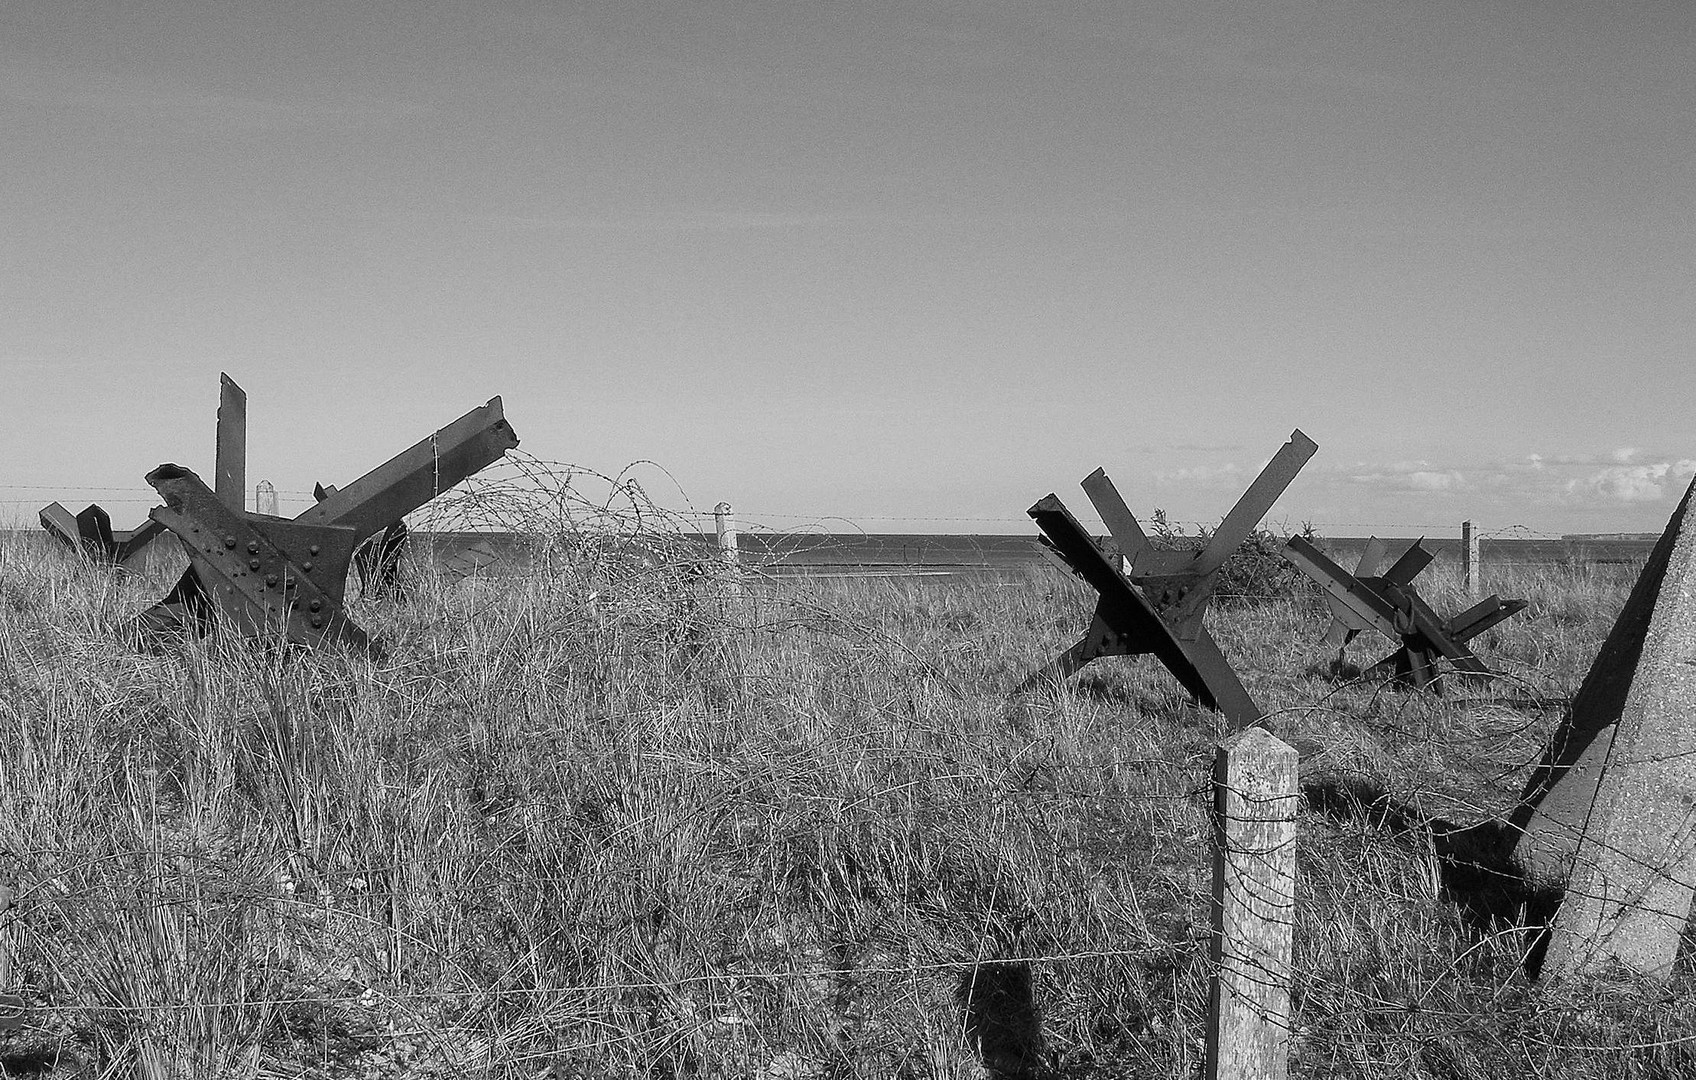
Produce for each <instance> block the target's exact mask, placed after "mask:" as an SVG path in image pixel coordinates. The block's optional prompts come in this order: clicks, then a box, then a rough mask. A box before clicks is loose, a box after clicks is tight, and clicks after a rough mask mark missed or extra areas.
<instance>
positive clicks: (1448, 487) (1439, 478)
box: [1407, 469, 1466, 491]
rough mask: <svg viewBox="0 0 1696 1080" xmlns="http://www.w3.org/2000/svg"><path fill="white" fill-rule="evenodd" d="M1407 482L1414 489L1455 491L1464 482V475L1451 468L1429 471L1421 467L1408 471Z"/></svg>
mask: <svg viewBox="0 0 1696 1080" xmlns="http://www.w3.org/2000/svg"><path fill="white" fill-rule="evenodd" d="M1407 484H1408V486H1409V487H1411V488H1412V489H1413V490H1415V491H1455V490H1457V489H1459V488H1461V487H1463V486H1464V485H1465V484H1466V477H1464V476H1462V475H1461V474H1460V473H1458V472H1455V471H1453V470H1450V471H1448V472H1431V471H1429V470H1425V469H1421V470H1420V471H1418V472H1412V473H1408V475H1407Z"/></svg>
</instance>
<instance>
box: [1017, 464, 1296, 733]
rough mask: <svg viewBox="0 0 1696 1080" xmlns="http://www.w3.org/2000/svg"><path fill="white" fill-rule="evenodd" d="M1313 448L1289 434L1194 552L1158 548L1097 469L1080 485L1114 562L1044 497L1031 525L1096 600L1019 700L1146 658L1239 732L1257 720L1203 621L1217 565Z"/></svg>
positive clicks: (1057, 501) (1024, 686)
mask: <svg viewBox="0 0 1696 1080" xmlns="http://www.w3.org/2000/svg"><path fill="white" fill-rule="evenodd" d="M1318 449H1319V447H1318V445H1317V444H1316V443H1314V441H1313V440H1312V439H1309V438H1308V437H1307V436H1306V435H1304V434H1302V433H1301V432H1300V431H1299V430H1298V431H1295V432H1293V433H1292V434H1291V435H1290V441H1289V442H1287V443H1285V444H1284V445H1283V447H1282V448H1281V449H1280V450H1279V451H1278V453H1277V454H1276V455H1274V456H1273V458H1272V460H1271V461H1270V462H1268V463H1267V465H1266V467H1265V468H1264V469H1262V470H1261V472H1260V475H1259V476H1258V477H1256V478H1255V480H1254V483H1252V484H1250V485H1249V488H1248V490H1247V491H1246V492H1244V493H1243V496H1242V498H1240V499H1238V500H1237V504H1236V505H1235V506H1233V507H1232V508H1231V512H1230V513H1228V514H1226V515H1225V519H1224V521H1222V522H1220V524H1219V528H1218V529H1217V530H1215V531H1214V533H1213V535H1212V536H1211V537H1209V538H1208V542H1207V545H1206V546H1205V547H1203V548H1202V549H1201V550H1200V551H1161V550H1157V549H1156V548H1155V547H1154V546H1153V545H1152V544H1150V543H1149V541H1148V537H1147V535H1146V534H1144V532H1143V530H1142V526H1141V525H1140V524H1138V522H1137V519H1136V516H1135V515H1134V514H1132V513H1131V511H1130V509H1129V507H1127V506H1126V505H1125V500H1124V499H1123V498H1121V497H1120V495H1119V492H1118V489H1117V488H1115V487H1114V486H1113V482H1112V481H1111V480H1109V479H1108V478H1107V474H1106V473H1105V472H1103V471H1102V470H1100V469H1097V470H1095V472H1093V473H1091V474H1090V475H1089V476H1088V477H1086V478H1085V479H1084V481H1083V489H1084V492H1085V494H1087V495H1088V496H1089V500H1090V502H1091V503H1092V504H1093V505H1094V506H1095V509H1096V512H1097V513H1098V514H1100V515H1101V520H1102V521H1103V522H1105V523H1106V525H1107V530H1108V532H1109V533H1111V534H1112V536H1113V539H1114V541H1115V542H1116V543H1117V544H1118V546H1119V551H1120V553H1121V554H1120V556H1119V557H1117V558H1115V557H1111V556H1109V555H1108V554H1107V553H1105V552H1104V551H1103V550H1102V549H1101V548H1100V546H1098V545H1097V544H1096V542H1095V541H1094V540H1093V539H1091V538H1090V536H1089V534H1088V533H1086V532H1085V531H1084V529H1083V526H1081V525H1079V524H1078V521H1077V519H1076V518H1074V517H1073V516H1072V514H1071V512H1070V511H1069V510H1067V509H1066V506H1065V504H1064V503H1062V502H1061V501H1060V498H1059V496H1057V495H1053V494H1050V495H1047V496H1045V497H1044V498H1042V499H1040V500H1039V501H1038V502H1037V503H1036V505H1035V506H1032V507H1031V508H1030V510H1029V511H1028V513H1029V514H1030V516H1031V518H1032V520H1034V521H1035V522H1036V524H1037V527H1038V528H1039V529H1041V530H1042V532H1043V534H1044V539H1045V541H1046V542H1047V544H1048V545H1049V546H1050V547H1051V548H1052V550H1053V551H1054V553H1055V554H1056V555H1058V556H1059V557H1060V558H1061V559H1062V560H1063V561H1064V562H1065V563H1066V564H1067V565H1068V566H1069V567H1071V568H1072V570H1073V571H1074V572H1076V573H1077V574H1078V575H1079V576H1080V577H1082V578H1083V579H1084V580H1085V581H1087V582H1089V584H1090V585H1091V586H1093V587H1094V588H1095V590H1096V592H1098V593H1100V594H1101V598H1100V600H1099V601H1098V602H1097V604H1096V608H1095V616H1094V618H1092V619H1091V620H1090V626H1089V630H1088V632H1087V633H1085V634H1084V637H1083V639H1082V640H1081V641H1079V642H1078V643H1077V644H1076V645H1073V646H1072V647H1071V648H1070V649H1067V650H1066V651H1065V652H1064V653H1062V654H1061V655H1060V656H1058V657H1057V658H1055V659H1054V660H1053V661H1052V662H1050V663H1049V664H1048V665H1047V666H1046V667H1044V668H1042V669H1041V670H1040V671H1037V672H1036V673H1035V674H1033V675H1031V676H1030V678H1028V679H1026V680H1025V681H1024V682H1023V683H1021V684H1020V685H1019V687H1018V689H1017V690H1016V691H1015V693H1019V692H1023V691H1025V690H1027V689H1030V688H1031V687H1033V686H1037V685H1040V684H1042V683H1045V682H1058V681H1060V680H1062V679H1065V678H1067V677H1069V676H1071V675H1073V674H1075V673H1076V672H1077V671H1078V670H1079V669H1081V668H1082V667H1083V666H1084V665H1085V664H1087V663H1089V662H1090V661H1091V660H1095V659H1097V658H1098V657H1103V656H1138V655H1142V654H1145V653H1152V654H1153V655H1154V656H1155V657H1157V658H1158V659H1159V660H1160V662H1161V663H1163V664H1165V665H1166V668H1167V669H1168V670H1169V671H1171V672H1172V674H1173V675H1174V676H1176V678H1177V679H1178V681H1179V682H1180V683H1182V684H1183V686H1184V688H1185V689H1186V690H1188V691H1189V692H1190V693H1191V694H1193V695H1194V696H1195V698H1196V700H1197V701H1199V702H1200V703H1201V704H1202V705H1204V706H1206V707H1207V708H1210V709H1214V710H1217V711H1218V712H1221V713H1223V714H1225V716H1226V717H1227V718H1228V719H1229V720H1231V721H1232V722H1233V723H1235V724H1236V725H1238V726H1239V727H1246V726H1247V725H1249V724H1252V723H1254V722H1255V721H1257V720H1259V719H1260V718H1261V716H1262V713H1261V711H1260V707H1259V706H1257V705H1256V704H1255V703H1254V699H1253V698H1252V697H1250V696H1249V693H1248V691H1247V690H1246V689H1244V688H1243V684H1242V680H1241V679H1239V678H1238V677H1237V673H1236V672H1235V671H1234V670H1232V668H1231V664H1230V661H1228V660H1227V659H1226V658H1225V654H1224V653H1223V652H1221V651H1220V649H1219V645H1218V643H1217V642H1215V641H1214V640H1213V636H1212V635H1211V634H1209V633H1208V632H1207V627H1206V626H1205V625H1204V623H1203V616H1205V615H1206V613H1207V606H1208V604H1209V603H1210V602H1211V601H1212V599H1213V590H1214V585H1215V580H1216V578H1217V576H1218V573H1219V569H1220V567H1222V566H1224V565H1225V560H1226V559H1228V558H1230V556H1231V553H1232V552H1234V551H1236V550H1237V548H1238V546H1240V545H1241V544H1242V542H1243V540H1244V539H1246V538H1247V537H1248V535H1249V534H1250V533H1251V532H1253V531H1254V529H1255V527H1256V526H1257V525H1259V524H1260V520H1261V518H1263V517H1265V516H1266V512H1267V511H1268V510H1270V509H1271V508H1272V504H1273V503H1274V502H1276V501H1277V500H1278V496H1279V495H1282V494H1283V492H1284V489H1285V488H1287V487H1289V485H1290V481H1292V480H1294V479H1295V477H1296V474H1297V473H1298V472H1300V471H1301V468H1302V466H1303V465H1305V464H1307V462H1308V459H1310V458H1311V457H1313V455H1314V453H1315V452H1316V451H1317V450H1318Z"/></svg>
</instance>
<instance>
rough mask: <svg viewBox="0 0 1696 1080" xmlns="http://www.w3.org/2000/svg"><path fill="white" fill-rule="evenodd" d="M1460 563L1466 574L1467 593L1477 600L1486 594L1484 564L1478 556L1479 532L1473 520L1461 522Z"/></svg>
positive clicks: (1462, 570)
mask: <svg viewBox="0 0 1696 1080" xmlns="http://www.w3.org/2000/svg"><path fill="white" fill-rule="evenodd" d="M1460 548H1461V556H1460V565H1461V572H1462V573H1463V574H1464V575H1465V576H1466V595H1468V596H1470V597H1471V598H1472V599H1474V600H1477V599H1478V598H1479V597H1480V596H1482V595H1483V594H1484V564H1483V563H1482V562H1480V561H1479V558H1478V533H1477V531H1476V530H1475V529H1473V527H1472V522H1470V521H1463V522H1461V523H1460Z"/></svg>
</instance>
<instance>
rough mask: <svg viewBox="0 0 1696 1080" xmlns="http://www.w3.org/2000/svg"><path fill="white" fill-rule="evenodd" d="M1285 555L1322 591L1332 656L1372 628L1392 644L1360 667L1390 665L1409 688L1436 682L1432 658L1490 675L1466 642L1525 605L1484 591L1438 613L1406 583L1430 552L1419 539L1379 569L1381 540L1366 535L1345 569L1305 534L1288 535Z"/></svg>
mask: <svg viewBox="0 0 1696 1080" xmlns="http://www.w3.org/2000/svg"><path fill="white" fill-rule="evenodd" d="M1284 557H1285V558H1286V559H1288V560H1289V561H1290V562H1291V563H1292V564H1293V565H1295V566H1296V567H1297V568H1298V569H1300V570H1301V572H1302V573H1304V574H1306V575H1307V576H1308V577H1310V578H1312V579H1313V580H1314V581H1315V582H1317V583H1318V584H1319V586H1320V587H1321V588H1322V589H1324V590H1325V599H1326V602H1327V603H1328V604H1329V605H1330V608H1331V615H1332V622H1331V629H1330V632H1329V633H1328V634H1327V635H1326V642H1327V643H1328V644H1330V645H1332V646H1333V647H1335V648H1336V649H1337V657H1338V660H1339V661H1341V659H1342V658H1343V650H1344V649H1345V648H1346V647H1347V646H1348V643H1349V642H1350V641H1352V640H1354V638H1355V635H1357V634H1359V633H1360V632H1361V631H1362V630H1377V631H1378V632H1379V633H1381V634H1383V635H1384V636H1385V637H1387V638H1389V639H1390V640H1391V641H1394V642H1397V643H1398V648H1397V649H1396V650H1395V652H1393V653H1391V654H1390V655H1388V656H1386V657H1384V658H1383V659H1381V660H1379V661H1378V662H1377V663H1375V664H1372V665H1371V666H1370V667H1368V668H1367V669H1366V670H1367V671H1375V670H1382V669H1393V670H1394V671H1395V673H1396V676H1397V677H1398V678H1400V679H1404V680H1406V681H1408V682H1410V683H1412V684H1413V685H1414V686H1416V687H1425V686H1430V685H1434V684H1436V680H1437V676H1438V668H1437V665H1438V662H1439V661H1440V660H1444V659H1446V660H1448V661H1449V663H1450V664H1452V665H1453V666H1454V667H1455V669H1456V670H1457V671H1459V672H1460V673H1462V674H1463V675H1473V676H1489V675H1493V674H1494V672H1492V671H1491V670H1490V669H1489V668H1488V667H1487V666H1485V664H1484V662H1483V661H1482V660H1480V659H1478V657H1477V656H1476V655H1474V654H1473V652H1472V650H1471V649H1469V648H1467V645H1466V643H1467V642H1468V641H1471V640H1472V639H1473V638H1475V637H1477V636H1478V635H1480V634H1482V633H1483V632H1484V631H1486V630H1488V629H1490V628H1491V627H1492V626H1495V625H1496V624H1497V623H1500V622H1502V621H1503V620H1505V619H1509V618H1512V617H1513V616H1514V615H1517V614H1519V613H1520V612H1521V611H1524V610H1525V607H1526V602H1525V601H1524V600H1503V599H1502V598H1501V597H1499V596H1490V597H1488V598H1487V599H1484V600H1481V601H1479V602H1478V603H1476V604H1474V605H1473V606H1472V607H1469V608H1467V609H1466V610H1465V611H1462V612H1461V613H1460V614H1458V615H1455V616H1452V617H1451V618H1447V619H1445V618H1443V617H1442V616H1441V615H1439V614H1437V612H1436V611H1434V610H1433V609H1432V608H1431V605H1430V604H1427V603H1426V602H1425V600H1424V599H1423V598H1422V597H1421V596H1420V595H1419V592H1418V590H1416V589H1415V588H1414V586H1413V579H1414V578H1415V577H1417V576H1418V575H1419V574H1420V572H1421V571H1423V570H1424V569H1425V568H1426V567H1427V566H1429V565H1430V563H1431V560H1432V559H1433V558H1434V556H1433V555H1432V554H1431V552H1430V551H1428V550H1426V548H1425V547H1424V544H1423V541H1418V540H1416V541H1414V543H1413V544H1412V546H1410V547H1409V548H1408V549H1407V550H1406V551H1404V552H1403V553H1402V554H1401V556H1400V557H1399V558H1398V559H1396V561H1395V562H1394V563H1392V564H1391V565H1390V568H1389V569H1388V570H1385V571H1384V572H1383V573H1382V574H1374V573H1373V571H1374V570H1375V569H1377V566H1378V564H1379V563H1380V562H1381V561H1382V560H1383V558H1384V544H1383V542H1382V541H1380V540H1379V539H1378V538H1377V537H1376V536H1374V537H1372V538H1371V539H1370V540H1368V541H1367V544H1366V550H1365V551H1364V552H1363V553H1362V554H1361V557H1360V562H1359V563H1358V564H1357V565H1356V566H1355V572H1354V573H1352V574H1351V573H1349V572H1348V571H1347V570H1344V569H1343V568H1342V567H1341V566H1338V565H1337V564H1336V563H1335V562H1333V561H1332V560H1331V559H1330V558H1329V557H1327V556H1326V555H1325V553H1324V552H1322V551H1320V550H1319V549H1318V548H1317V547H1314V546H1313V544H1312V543H1311V542H1310V541H1308V540H1307V539H1305V538H1304V537H1300V536H1292V537H1290V540H1289V543H1288V544H1287V545H1286V546H1285V548H1284Z"/></svg>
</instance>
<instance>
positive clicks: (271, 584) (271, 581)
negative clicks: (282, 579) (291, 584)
mask: <svg viewBox="0 0 1696 1080" xmlns="http://www.w3.org/2000/svg"><path fill="white" fill-rule="evenodd" d="M265 587H266V588H267V589H274V588H276V587H277V575H276V574H266V575H265Z"/></svg>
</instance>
